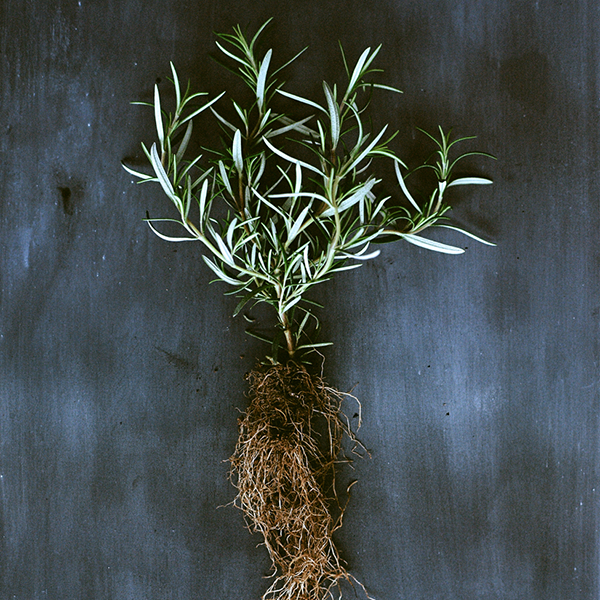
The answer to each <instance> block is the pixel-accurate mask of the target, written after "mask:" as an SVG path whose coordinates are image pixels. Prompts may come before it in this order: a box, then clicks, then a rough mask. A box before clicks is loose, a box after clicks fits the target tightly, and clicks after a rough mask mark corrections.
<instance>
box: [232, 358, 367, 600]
mask: <svg viewBox="0 0 600 600" xmlns="http://www.w3.org/2000/svg"><path fill="white" fill-rule="evenodd" d="M248 379H249V382H250V392H249V396H250V405H249V407H248V409H247V411H246V413H245V415H244V417H243V418H242V419H240V423H239V438H238V443H237V446H236V449H235V453H234V454H233V456H232V457H231V459H230V460H231V467H232V468H231V480H232V482H233V484H234V486H235V487H236V488H237V490H238V495H237V497H236V500H235V504H236V505H237V506H238V507H239V508H241V509H242V510H243V512H244V514H245V517H246V522H247V525H248V528H249V529H250V531H252V532H260V533H261V534H262V536H263V538H264V545H265V546H266V548H267V550H268V552H269V555H270V558H271V561H272V565H273V578H274V580H273V582H272V584H271V586H270V587H269V589H268V590H267V592H266V593H265V594H264V596H263V600H283V599H284V598H285V599H286V600H321V599H323V598H331V597H332V596H333V592H334V590H336V589H337V590H338V591H339V583H340V581H341V580H346V581H349V582H351V583H352V582H353V581H355V580H354V578H353V577H352V576H351V575H350V574H349V573H348V572H347V571H346V569H345V568H344V566H343V564H342V561H341V559H340V556H339V553H338V550H337V548H336V547H335V545H334V542H333V539H332V535H333V532H334V531H335V530H336V529H337V528H338V527H339V526H340V525H341V520H342V516H343V507H341V505H340V502H339V501H338V497H337V494H336V491H335V465H336V463H337V462H340V460H344V458H343V457H342V456H341V445H342V438H343V436H344V435H345V434H346V435H348V436H349V437H350V439H351V440H353V441H354V442H355V443H357V442H356V439H355V437H354V434H353V433H352V431H351V430H350V428H349V426H348V423H347V420H346V419H345V417H344V415H343V413H342V411H341V404H342V401H343V399H344V395H343V394H341V393H340V392H337V391H336V390H334V389H332V388H329V387H327V386H326V384H325V383H324V381H323V380H322V379H321V378H320V377H318V376H314V375H311V374H310V373H309V372H308V371H307V370H306V369H305V368H304V367H303V366H301V365H297V364H295V363H288V364H287V365H275V366H272V367H269V368H266V369H258V370H255V371H252V372H251V373H250V374H249V376H248ZM332 511H335V513H336V515H335V516H334V514H332Z"/></svg>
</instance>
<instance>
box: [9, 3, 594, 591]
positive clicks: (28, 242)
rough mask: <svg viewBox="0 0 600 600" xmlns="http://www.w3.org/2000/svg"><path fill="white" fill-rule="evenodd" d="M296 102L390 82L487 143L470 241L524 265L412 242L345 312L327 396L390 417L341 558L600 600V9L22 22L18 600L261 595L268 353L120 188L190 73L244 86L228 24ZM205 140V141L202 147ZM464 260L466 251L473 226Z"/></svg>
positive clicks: (14, 475)
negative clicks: (259, 457) (350, 399)
mask: <svg viewBox="0 0 600 600" xmlns="http://www.w3.org/2000/svg"><path fill="white" fill-rule="evenodd" d="M270 16H275V17H276V20H275V27H274V28H273V29H272V30H271V32H270V33H269V34H268V35H267V37H266V38H265V41H266V42H267V43H269V44H270V45H272V46H273V47H274V48H275V52H276V55H278V56H279V57H281V59H282V60H283V58H284V57H285V58H287V57H289V56H291V55H292V53H295V52H296V51H297V50H299V49H301V48H302V47H304V46H305V45H309V46H310V48H309V50H308V52H307V53H306V54H305V55H304V56H303V58H302V61H301V63H298V65H297V66H295V67H294V68H293V69H291V70H290V72H289V74H288V75H289V86H290V88H289V89H291V90H292V91H293V90H300V89H304V90H308V91H307V92H305V93H307V95H311V96H312V97H314V98H315V99H320V89H321V80H322V79H327V80H328V81H335V80H336V79H338V80H340V75H341V69H340V60H339V50H338V48H337V40H338V39H340V40H341V41H342V42H343V44H344V47H345V49H346V50H347V52H348V55H349V56H351V57H357V56H358V55H359V53H360V51H362V49H364V47H366V46H369V45H370V46H374V45H377V44H379V43H380V42H382V43H383V44H384V48H383V50H382V52H381V54H380V57H381V60H380V65H381V66H382V67H383V68H385V70H386V73H387V81H388V82H389V83H391V84H392V85H396V86H398V87H400V88H401V89H403V90H404V91H405V93H404V95H403V96H393V97H388V96H385V95H383V96H381V98H382V99H381V100H380V101H379V102H380V103H379V104H378V105H377V107H378V109H380V111H381V113H380V117H381V122H382V123H383V122H390V124H391V126H392V127H393V128H397V129H399V130H400V132H401V135H400V136H399V138H398V140H399V142H398V146H397V147H398V148H399V151H400V152H401V153H402V155H403V156H405V157H406V161H407V162H408V163H409V165H410V164H413V165H414V164H416V163H417V162H418V160H419V159H422V158H423V157H424V156H425V153H426V152H427V149H426V145H425V144H424V143H423V139H422V138H421V137H420V136H419V135H416V136H415V133H414V132H415V129H414V128H415V126H420V127H423V128H425V129H429V130H433V129H434V128H435V127H436V126H437V124H438V123H439V124H442V125H443V126H444V127H450V126H453V127H454V128H455V131H456V132H457V134H460V135H469V134H477V135H478V136H479V137H478V142H477V144H478V147H479V148H481V149H484V150H486V151H489V152H491V153H493V154H495V155H496V156H497V157H498V159H499V160H498V161H497V162H491V161H474V162H473V163H472V167H473V168H474V169H475V170H478V171H480V172H482V173H484V174H486V175H488V176H490V177H492V178H493V179H494V181H495V185H494V186H493V188H485V189H483V188H482V189H473V190H466V189H465V191H464V192H461V193H459V194H456V209H455V211H454V213H453V215H454V217H455V218H456V220H457V221H458V222H459V223H460V224H462V225H464V226H468V227H469V228H470V229H471V230H473V231H474V232H476V233H478V234H480V235H483V236H487V237H489V238H491V239H493V240H494V241H495V242H497V244H498V247H497V248H488V247H484V246H479V245H476V244H474V243H473V244H468V245H469V249H468V252H467V253H466V254H465V255H463V256H460V257H449V256H443V255H437V254H433V253H428V252H427V251H425V250H419V249H417V248H416V247H412V246H408V245H407V244H397V245H393V246H388V247H385V248H384V251H383V253H382V256H381V257H380V258H379V259H378V260H377V261H374V262H372V263H370V264H368V265H366V266H365V267H363V268H362V269H359V270H358V271H354V272H351V273H348V274H345V275H342V276H340V278H339V279H338V280H337V281H334V282H331V283H330V284H328V286H327V287H324V288H323V289H322V290H321V294H322V296H321V298H322V300H323V301H324V302H325V304H326V306H327V310H326V311H325V312H324V313H323V320H324V321H325V329H326V331H325V333H326V335H327V336H328V337H329V338H330V339H332V340H334V341H335V346H334V347H333V348H332V349H331V350H330V351H329V352H328V353H327V362H326V374H327V377H328V379H329V380H330V382H331V383H332V384H335V385H336V386H337V387H339V388H340V389H343V390H349V389H351V388H352V387H353V386H355V385H356V388H355V393H356V394H357V395H358V396H359V397H360V399H361V401H362V403H363V417H364V426H363V428H362V429H361V438H362V440H363V441H364V442H365V444H366V445H367V446H368V447H369V448H370V449H371V450H372V454H373V458H372V459H371V460H368V461H363V462H361V463H358V464H356V465H355V466H356V475H357V476H358V478H359V480H360V482H359V484H358V485H357V486H355V487H354V488H353V498H352V502H351V505H350V508H349V509H348V513H347V517H346V521H345V528H344V529H343V530H342V531H340V534H339V537H338V540H339V544H340V547H341V549H342V552H343V554H344V556H345V557H346V559H347V560H348V562H349V566H350V569H351V570H352V571H353V572H354V573H355V574H356V576H357V577H358V578H359V579H360V580H362V581H363V582H364V583H365V584H366V585H367V587H368V588H369V590H370V591H371V593H372V595H373V596H375V597H376V598H378V599H379V600H384V599H390V600H396V599H406V600H408V599H410V600H425V599H427V600H431V599H438V598H439V599H442V598H443V599H444V600H465V599H471V598H473V599H475V598H477V599H482V600H483V599H485V600H509V599H515V600H521V599H522V600H531V599H543V600H565V599H569V600H590V599H591V598H598V597H599V586H598V558H599V557H598V543H599V540H598V532H597V522H598V500H597V496H598V494H600V488H599V487H598V486H599V485H600V482H598V425H599V423H598V408H599V407H598V403H599V394H600V379H599V370H598V359H599V348H598V341H599V339H600V331H599V325H598V320H599V304H600V285H599V268H600V260H599V246H598V231H599V230H600V223H599V200H598V198H599V191H600V190H599V189H598V187H599V183H598V172H599V160H598V159H599V155H598V137H599V133H600V131H599V125H600V121H599V112H598V109H599V90H598V83H599V81H598V74H599V72H600V71H599V70H600V55H599V54H600V45H599V39H598V37H599V34H598V31H599V28H600V9H599V8H598V3H597V2H595V1H594V0H587V1H586V0H582V1H578V2H558V1H557V0H555V1H544V0H539V1H536V2H533V1H531V2H518V1H517V0H507V1H506V2H496V1H495V0H476V1H473V0H427V1H425V0H406V1H402V0H396V2H391V1H380V2H371V1H365V0H362V1H360V2H359V1H350V2H349V1H345V2H341V1H332V2H327V3H316V2H308V1H306V0H304V1H293V2H290V3H287V4H286V5H285V6H284V5H283V3H281V2H271V1H268V2H263V3H255V2H232V1H230V2H226V1H221V2H218V1H216V0H215V1H213V0H206V1H203V2H187V1H179V2H174V1H172V0H168V1H165V0H160V1H159V0H120V1H117V0H94V1H93V2H92V1H91V0H80V1H77V0H69V1H67V0H62V1H60V0H57V1H55V2H53V1H50V0H45V1H44V0H36V1H33V0H3V1H2V2H0V52H1V54H0V61H1V62H0V69H1V71H0V98H1V103H2V106H1V112H0V153H1V162H0V252H1V254H0V278H1V279H0V292H1V295H0V374H1V376H0V492H1V501H2V503H1V505H0V509H1V512H0V597H2V598H18V599H23V600H37V599H43V598H52V599H53V600H72V599H74V598H97V599H107V600H109V599H115V600H117V599H118V600H159V599H160V600H164V599H177V600H191V599H192V598H198V597H221V598H242V597H244V598H258V597H259V596H260V593H261V591H262V590H264V589H265V588H266V582H265V580H264V579H263V578H262V576H263V575H264V573H265V571H266V568H267V560H266V554H265V552H264V549H262V548H256V547H255V546H256V544H257V543H258V542H259V540H258V539H256V538H254V537H252V536H250V535H249V534H248V533H247V532H246V531H245V530H244V529H243V528H242V523H243V521H242V517H241V515H240V514H239V512H236V511H235V510H234V509H233V508H231V507H225V508H217V507H218V506H221V505H225V504H227V503H228V502H229V501H230V500H231V499H232V498H233V495H234V490H233V488H232V487H231V486H230V484H229V483H228V482H227V481H226V472H227V465H226V464H225V463H224V462H223V459H225V458H227V457H228V456H229V455H230V454H231V452H232V450H233V447H234V443H235V438H236V420H237V416H238V413H237V412H236V409H238V408H243V406H244V398H243V391H244V382H243V374H244V373H245V372H246V371H247V370H248V369H249V368H250V367H251V366H252V364H253V363H254V360H255V359H256V358H257V357H259V356H260V352H261V346H260V343H259V342H257V341H255V340H252V339H249V338H247V337H246V336H245V333H244V326H245V322H244V321H243V320H242V319H239V320H233V319H232V318H231V317H230V315H231V312H232V309H233V303H234V301H233V300H232V299H231V298H224V297H223V296H222V295H221V291H222V288H220V287H219V286H218V285H215V286H211V287H210V288H208V287H207V285H206V284H207V283H208V281H209V280H210V275H209V273H207V269H206V268H205V267H204V265H203V264H202V262H201V261H200V260H199V248H198V247H196V246H193V245H191V246H189V245H188V246H182V245H178V246H177V247H173V246H170V245H168V244H166V243H164V242H162V241H160V240H158V239H157V238H155V237H153V236H152V235H151V233H150V232H149V231H148V229H147V228H146V226H145V225H144V224H143V223H142V220H141V219H142V217H143V216H144V214H145V211H146V210H150V212H151V213H152V214H155V215H158V214H160V213H161V212H162V211H164V209H165V208H166V204H165V203H164V201H163V199H162V197H161V196H160V193H159V192H158V191H157V190H151V189H149V188H147V187H146V188H144V187H143V186H142V187H139V186H134V185H132V183H131V177H129V176H128V175H127V174H126V173H125V172H124V171H123V170H122V169H121V167H120V161H121V160H122V159H123V158H125V157H132V158H133V159H135V157H136V156H138V157H139V154H140V152H139V140H142V139H143V140H145V141H147V142H150V141H151V140H152V117H151V113H150V112H148V111H147V110H145V109H143V108H142V107H139V106H130V104H129V102H130V101H131V100H137V99H150V98H151V93H152V87H153V85H154V82H155V80H160V81H161V89H165V90H166V89H167V87H166V86H165V84H166V79H167V77H168V74H169V73H168V68H169V60H173V61H174V62H175V63H176V65H177V66H178V69H179V73H180V76H181V78H182V79H187V78H188V77H190V78H191V79H192V83H193V85H195V86H197V87H198V88H202V89H205V90H207V91H209V92H218V91H221V89H223V87H224V86H225V85H227V82H226V80H225V79H223V75H222V73H221V72H220V71H218V70H217V67H216V66H215V65H214V64H213V63H212V62H211V61H209V60H207V59H206V57H207V55H208V54H211V55H213V56H216V52H215V47H214V35H213V34H212V31H214V30H218V31H227V30H229V29H230V27H231V26H232V25H234V24H235V23H236V22H238V21H239V22H241V23H242V24H246V23H248V24H250V25H251V27H253V28H256V27H257V26H258V25H259V24H261V23H262V22H263V21H264V20H265V19H266V18H268V17H270ZM199 130H200V128H197V131H199ZM437 239H440V240H443V241H448V242H450V243H456V242H457V241H458V242H459V243H461V242H462V240H460V241H459V240H457V238H456V237H455V236H452V235H451V232H447V233H446V234H443V233H442V232H440V233H439V234H437Z"/></svg>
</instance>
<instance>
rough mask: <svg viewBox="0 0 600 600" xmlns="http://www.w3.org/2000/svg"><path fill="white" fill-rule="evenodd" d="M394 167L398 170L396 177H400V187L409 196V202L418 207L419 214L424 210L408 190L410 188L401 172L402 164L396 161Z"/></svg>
mask: <svg viewBox="0 0 600 600" xmlns="http://www.w3.org/2000/svg"><path fill="white" fill-rule="evenodd" d="M394 169H395V170H396V178H397V179H398V183H399V184H400V187H401V188H402V191H403V192H404V195H405V196H406V197H407V198H408V200H409V202H410V203H411V204H412V205H413V206H414V207H415V208H416V209H417V211H418V212H419V214H420V213H422V212H423V211H422V210H421V208H420V207H419V205H418V204H417V203H416V201H415V199H414V198H413V197H412V196H411V195H410V192H409V191H408V188H407V187H406V184H405V183H404V178H403V177H402V173H401V172H400V166H399V165H398V162H397V161H394Z"/></svg>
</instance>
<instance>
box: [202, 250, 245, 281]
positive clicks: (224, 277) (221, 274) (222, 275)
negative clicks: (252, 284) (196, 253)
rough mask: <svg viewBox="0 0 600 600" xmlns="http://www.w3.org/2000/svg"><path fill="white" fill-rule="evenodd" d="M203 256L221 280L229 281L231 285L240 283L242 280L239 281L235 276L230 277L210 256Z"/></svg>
mask: <svg viewBox="0 0 600 600" xmlns="http://www.w3.org/2000/svg"><path fill="white" fill-rule="evenodd" d="M202 258H203V260H204V262H205V263H206V264H207V265H208V266H209V268H210V270H211V271H212V272H213V273H214V274H215V275H216V276H217V277H218V278H219V279H220V280H221V281H224V282H225V283H229V284H230V285H240V283H241V282H240V281H238V280H237V279H234V278H233V277H230V276H229V275H227V273H225V271H223V270H222V269H219V267H218V266H217V265H216V264H215V263H214V262H213V261H212V260H210V258H208V257H207V256H205V255H202Z"/></svg>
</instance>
